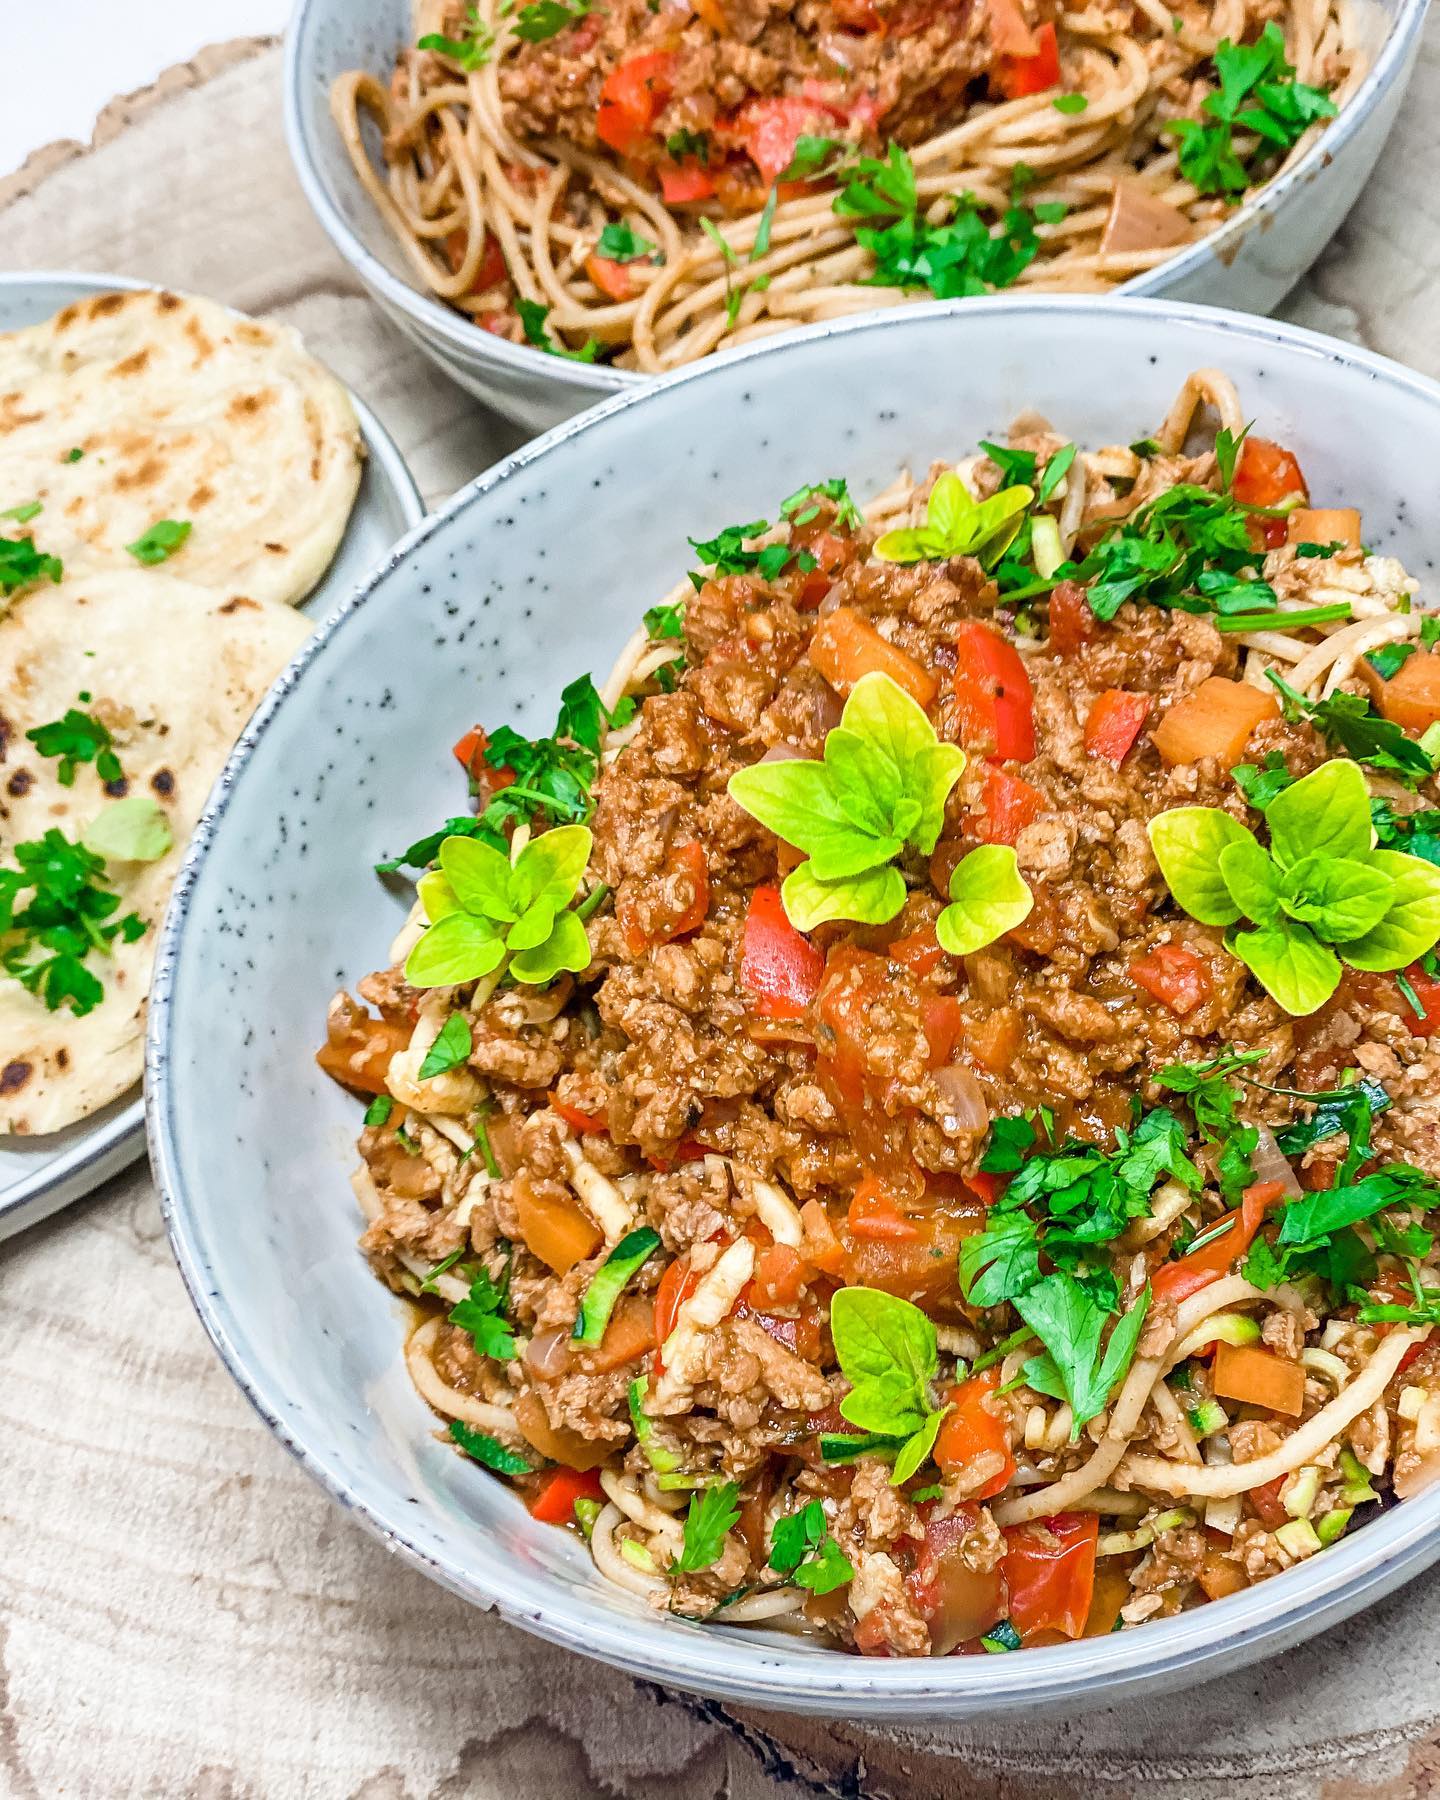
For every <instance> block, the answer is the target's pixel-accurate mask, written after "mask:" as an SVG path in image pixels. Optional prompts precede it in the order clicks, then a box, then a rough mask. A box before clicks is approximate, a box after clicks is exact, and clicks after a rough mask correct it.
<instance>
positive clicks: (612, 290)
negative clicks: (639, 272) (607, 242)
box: [585, 255, 635, 300]
mask: <svg viewBox="0 0 1440 1800" xmlns="http://www.w3.org/2000/svg"><path fill="white" fill-rule="evenodd" d="M585 273H586V274H587V275H588V276H589V277H590V279H591V280H592V281H593V282H594V283H595V285H596V287H597V288H599V290H600V292H601V293H602V294H604V296H605V297H606V299H607V300H629V299H631V298H632V297H633V295H634V293H635V286H634V283H633V282H632V281H631V279H630V270H629V267H628V265H627V264H625V263H622V262H616V261H615V260H614V259H613V258H612V257H609V256H598V255H595V256H587V257H586V258H585Z"/></svg>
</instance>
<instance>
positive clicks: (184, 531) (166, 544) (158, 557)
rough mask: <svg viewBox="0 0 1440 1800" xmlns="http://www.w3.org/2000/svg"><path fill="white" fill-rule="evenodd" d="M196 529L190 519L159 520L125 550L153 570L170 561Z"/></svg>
mask: <svg viewBox="0 0 1440 1800" xmlns="http://www.w3.org/2000/svg"><path fill="white" fill-rule="evenodd" d="M194 529H195V527H194V526H193V525H192V524H191V523H190V521H189V520H188V519H157V520H156V522H155V523H154V524H153V525H152V526H151V527H150V529H149V530H148V531H143V532H141V534H140V536H139V537H138V538H136V540H135V542H134V543H133V544H127V545H126V546H125V548H126V549H127V550H128V551H129V552H130V554H131V556H133V557H134V558H135V560H136V562H138V563H143V564H144V566H145V567H146V568H147V569H152V568H154V566H155V565H156V564H157V563H163V562H166V561H168V560H169V558H170V557H172V556H173V555H174V554H175V552H176V551H177V550H178V549H179V548H180V546H181V545H182V544H183V543H184V542H185V540H186V538H188V537H189V535H190V533H191V532H192V531H193V530H194Z"/></svg>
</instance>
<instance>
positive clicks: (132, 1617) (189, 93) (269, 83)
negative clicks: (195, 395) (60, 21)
mask: <svg viewBox="0 0 1440 1800" xmlns="http://www.w3.org/2000/svg"><path fill="white" fill-rule="evenodd" d="M1435 101H1440V38H1437V35H1436V32H1435V31H1433V30H1432V32H1431V35H1430V40H1429V43H1428V45H1427V47H1426V52H1425V54H1424V56H1423V58H1422V64H1421V68H1420V71H1419V74H1418V76H1417V79H1416V83H1415V87H1414V88H1413V89H1412V91H1411V94H1410V98H1409V102H1408V106H1407V110H1406V113H1405V117H1404V121H1403V123H1402V125H1401V127H1400V129H1399V131H1398V132H1397V134H1396V137H1395V139H1394V140H1393V141H1392V143H1391V146H1390V148H1389V151H1388V153H1387V155H1386V157H1385V160H1384V162H1383V164H1382V166H1381V169H1380V171H1379V172H1378V174H1377V175H1376V177H1375V179H1374V180H1373V181H1372V182H1371V184H1370V187H1369V189H1368V191H1367V193H1366V195H1365V198H1364V200H1363V202H1362V204H1361V205H1360V207H1359V208H1358V209H1357V211H1356V212H1355V214H1354V215H1353V216H1352V218H1351V219H1350V220H1349V222H1348V223H1347V225H1346V227H1345V229H1344V231H1343V232H1342V233H1341V235H1340V237H1339V239H1338V240H1337V242H1336V243H1335V244H1334V245H1333V246H1332V248H1331V249H1330V251H1329V252H1328V253H1327V255H1326V256H1325V258H1324V259H1323V261H1322V263H1321V265H1320V267H1319V268H1318V269H1317V271H1316V272H1315V274H1314V275H1313V276H1312V277H1311V278H1310V280H1309V281H1307V282H1306V283H1305V284H1304V286H1303V287H1302V288H1301V289H1300V290H1299V291H1298V292H1297V294H1296V295H1294V296H1293V297H1292V300H1291V302H1290V303H1289V304H1288V306H1287V308H1286V309H1285V310H1286V312H1287V313H1288V315H1289V316H1290V317H1292V318H1297V319H1300V320H1302V321H1303V322H1305V323H1307V324H1312V325H1317V326H1320V327H1321V328H1323V329H1326V330H1330V331H1333V332H1336V333H1338V334H1340V335H1342V336H1346V337H1350V338H1354V339H1360V340H1363V341H1364V342H1366V343H1368V344H1370V345H1372V346H1373V347H1375V348H1376V349H1379V350H1383V351H1385V352H1387V353H1388V354H1390V355H1392V356H1396V357H1399V358H1401V359H1402V360H1405V361H1408V362H1410V363H1412V364H1414V365H1415V366H1416V367H1418V368H1420V369H1423V370H1426V371H1428V372H1429V373H1431V374H1440V331H1437V327H1440V297H1437V296H1440V287H1437V279H1436V277H1437V272H1440V181H1437V179H1436V171H1437V170H1440V141H1437V139H1440V105H1434V104H1432V102H1435ZM282 246H283V249H284V257H283V260H280V259H278V258H277V250H278V249H279V248H280V247H282ZM0 262H3V264H4V266H5V267H7V268H29V269H42V268H52V269H53V268H71V269H94V270H111V271H114V272H116V273H120V274H128V275H137V276H144V277H147V278H149V279H152V280H156V281H163V282H170V283H173V284H175V285H177V286H181V287H186V288H193V289H195V290H196V291H197V292H200V293H205V294H210V295H213V296H214V297H215V298H217V299H220V300H225V301H229V302H230V303H232V304H234V305H237V306H240V307H244V308H245V309H247V310H248V311H251V312H257V313H268V314H270V315H272V316H274V317H276V318H279V319H283V320H285V321H287V322H289V323H291V324H294V325H297V326H299V327H300V329H301V330H302V331H303V332H304V333H305V336H306V339H307V340H308V342H309V344H310V346H311V348H312V349H313V350H314V351H315V352H316V354H317V355H319V356H321V357H323V358H324V359H325V361H327V362H328V363H329V364H330V365H331V366H332V367H333V368H334V369H335V370H336V371H337V372H338V373H339V374H340V375H341V376H342V377H344V379H345V380H347V381H349V382H350V383H351V384H352V385H353V386H354V387H355V388H356V389H357V390H358V391H359V392H360V393H361V394H363V395H364V396H365V397H366V399H367V400H369V402H370V403H371V405H372V406H373V407H374V408H375V410H376V411H377V412H378V413H379V415H380V416H381V418H382V419H383V420H384V421H385V423H386V424H387V425H388V426H389V428H390V430H391V431H392V432H393V433H394V435H395V437H396V438H397V439H398V440H399V443H400V447H401V449H402V450H403V451H404V453H405V454H406V456H407V457H408V458H409V460H410V463H411V466H412V468H413V469H414V471H415V474H416V477H417V479H418V480H419V482H420V485H421V486H422V488H423V489H424V490H425V493H426V495H427V497H428V498H429V499H430V500H431V501H432V502H433V501H435V500H438V499H440V498H441V497H443V496H444V495H445V494H447V493H449V492H450V491H451V490H453V489H454V488H455V487H456V486H458V485H459V484H460V483H461V482H462V481H464V480H465V479H466V478H467V477H469V476H471V475H473V474H475V473H476V472H478V471H479V470H480V469H481V468H483V467H484V466H485V465H486V464H487V463H488V462H490V461H492V460H493V459H494V458H495V457H496V456H498V455H500V454H502V453H503V452H504V451H505V450H507V449H509V448H510V447H511V445H512V443H513V435H512V432H511V429H510V428H509V427H507V426H504V425H502V424H499V423H498V422H496V421H495V420H493V419H488V418H487V417H486V416H485V415H484V414H483V413H482V412H481V411H480V410H479V409H478V408H477V407H476V406H475V404H474V403H473V402H472V401H471V400H469V399H468V398H467V397H466V396H464V395H463V394H462V393H461V392H460V391H459V390H458V389H456V388H454V387H452V386H451V385H450V384H449V383H448V382H447V381H445V380H444V378H443V377H441V376H440V375H439V374H437V373H433V372H432V371H431V370H430V368H429V365H428V364H426V363H425V362H423V361H422V360H421V359H420V358H419V357H418V355H417V354H416V353H415V352H414V351H413V350H411V349H410V348H409V347H408V346H407V345H406V344H405V343H404V342H403V341H402V340H401V339H400V338H399V337H398V336H397V335H396V334H395V333H394V332H393V331H392V330H391V329H390V328H389V327H388V326H387V325H386V324H385V323H384V322H383V321H382V320H381V318H380V317H379V316H378V314H376V312H375V311H374V310H373V309H372V308H371V307H370V306H369V304H368V303H367V302H366V300H365V299H364V297H363V296H362V294H361V293H360V291H359V289H358V287H357V285H356V283H355V281H354V279H353V277H352V276H351V275H350V273H349V271H348V270H347V269H346V268H345V266H344V265H343V264H342V263H341V262H340V261H339V260H338V258H337V257H336V256H335V254H334V253H333V252H332V250H331V249H330V247H329V245H328V243H327V242H326V240H325V238H324V237H323V235H322V234H321V232H320V230H319V227H318V226H317V225H316V224H315V223H314V221H313V220H312V218H311V216H310V213H309V211H308V209H307V208H306V206H305V203H304V201H303V199H302V197H301V195H300V192H299V190H298V188H297V186H296V184H295V181H294V178H293V177H292V175H291V173H290V169H289V166H288V164H287V161H286V155H285V148H284V143H283V138H282V134H281V126H280V52H279V50H278V49H277V48H276V47H275V46H274V45H272V44H267V43H258V42H248V43H242V44H236V45H226V46H222V47H221V48H219V49H217V50H215V51H212V52H207V53H206V55H205V56H203V57H202V58H200V59H199V60H198V61H197V63H195V64H193V65H190V66H189V67H187V68H184V69H179V70H175V71H173V72H171V74H169V75H167V76H166V77H165V78H164V79H163V80H162V81H161V82H160V83H158V84H157V86H156V88H154V89H152V90H149V91H148V92H147V93H146V94H144V95H141V96H136V97H134V98H132V99H129V100H125V101H119V102H116V104H115V105H114V106H113V107H112V108H111V109H110V111H109V112H108V113H107V115H106V117H105V119H104V120H103V121H102V125H101V129H100V132H99V133H98V134H97V144H96V146H95V147H94V148H93V149H91V150H89V151H87V152H82V151H81V150H80V149H79V147H78V146H57V147H56V148H55V149H53V150H51V151H48V152H44V153H42V155H41V156H40V157H38V158H36V159H34V160H33V161H32V163H31V164H30V165H28V167H27V169H26V170H25V171H22V173H21V175H20V176H18V177H16V178H14V179H12V180H11V181H10V182H8V183H0ZM1436 1601H1440V1571H1437V1572H1436V1573H1435V1574H1433V1575H1431V1576H1426V1577H1422V1578H1421V1579H1419V1580H1418V1581H1416V1582H1414V1583H1413V1584H1412V1585H1411V1586H1410V1587H1409V1588H1408V1589H1407V1590H1405V1591H1404V1592H1403V1593H1402V1594H1401V1595H1399V1596H1397V1597H1396V1598H1394V1599H1392V1600H1391V1601H1389V1602H1387V1603H1386V1604H1384V1605H1383V1606H1381V1607H1379V1608H1377V1609H1375V1610H1374V1611H1373V1612H1371V1613H1370V1614H1369V1615H1367V1616H1366V1617H1364V1618H1362V1619H1359V1620H1356V1621H1352V1622H1351V1623H1349V1624H1346V1625H1341V1626H1338V1627H1336V1628H1335V1629H1333V1630H1332V1631H1330V1632H1329V1633H1328V1634H1327V1635H1326V1636H1324V1637H1322V1638H1321V1639H1319V1640H1317V1641H1316V1642H1314V1643H1312V1644H1309V1645H1307V1646H1304V1647H1302V1648H1300V1649H1298V1650H1294V1651H1291V1652H1289V1653H1288V1654H1287V1655H1285V1656H1282V1657H1279V1658H1276V1659H1275V1660H1273V1661H1271V1662H1269V1663H1267V1664H1265V1665H1263V1666H1262V1667H1259V1668H1256V1669H1251V1670H1248V1671H1246V1672H1245V1673H1243V1674H1241V1675H1238V1676H1234V1677H1231V1678H1228V1679H1224V1680H1220V1681H1216V1682H1212V1683H1210V1684H1208V1685H1207V1686H1204V1687H1201V1688H1198V1689H1194V1690H1192V1691H1191V1692H1189V1693H1187V1694H1181V1695H1175V1696H1169V1697H1165V1698H1162V1699H1159V1700H1153V1701H1152V1700H1139V1701H1133V1702H1129V1703H1127V1704H1125V1705H1122V1706H1116V1707H1112V1708H1108V1709H1104V1710H1101V1711H1095V1712H1090V1713H1087V1714H1084V1715H1082V1716H1079V1717H1072V1718H1068V1719H1063V1718H1062V1719H1040V1718H1034V1719H1030V1718H1024V1717H1014V1716H1012V1717H1009V1718H1006V1719H1005V1720H1003V1721H997V1722H995V1723H994V1724H992V1725H987V1724H984V1723H980V1724H971V1725H966V1726H950V1727H945V1726H937V1727H930V1728H925V1729H920V1730H904V1731H901V1730H890V1731H885V1730H869V1731H860V1730H858V1729H856V1728H855V1727H853V1726H851V1725H848V1724H845V1723H840V1724H836V1725H827V1724H821V1723H815V1722H807V1721H796V1720H789V1719H785V1718H782V1717H779V1716H771V1715H761V1714H756V1713H745V1714H743V1715H740V1714H735V1713H732V1712H730V1711H728V1710H726V1709H724V1708H722V1707H719V1706H715V1705H711V1704H709V1703H706V1702H703V1701H697V1700H693V1699H690V1698H687V1697H685V1696H682V1695H678V1694H673V1693H670V1692H667V1691H665V1690H664V1689H662V1688H660V1687H658V1686H652V1685H649V1684H646V1683H637V1682H634V1681H632V1680H630V1679H629V1678H627V1677H625V1676H622V1675H617V1674H614V1673H612V1672H611V1671H609V1670H607V1669H604V1668H602V1667H600V1666H599V1665H598V1664H595V1663H590V1662H586V1661H583V1660H581V1659H578V1658H574V1657H571V1656H568V1655H566V1654H565V1653H563V1652H561V1651H558V1650H554V1649H551V1648H549V1647H548V1646H546V1645H544V1644H541V1643H540V1642H538V1641H537V1640H536V1639H534V1638H531V1637H528V1636H526V1635H525V1634H524V1633H522V1632H520V1631H517V1630H513V1629H511V1628H510V1627H508V1626H505V1625H503V1624H501V1623H499V1622H498V1621H497V1620H495V1619H494V1618H493V1617H490V1616H487V1615H484V1614H482V1613H480V1612H478V1611H475V1610H473V1609H471V1608H469V1607H467V1606H465V1605H464V1604H463V1603H462V1602H460V1601H458V1600H456V1599H454V1598H453V1597H452V1596H451V1595H449V1594H447V1593H444V1592H442V1591H441V1590H440V1589H439V1588H437V1587H434V1586H432V1585H431V1584H430V1583H429V1582H427V1581H426V1580H425V1579H423V1578H422V1577H421V1576H420V1575H418V1574H415V1573H413V1572H412V1571H411V1570H409V1569H408V1568H406V1567H405V1566H404V1565H403V1564H402V1563H401V1562H400V1561H399V1560H398V1559H396V1558H394V1557H391V1556H387V1555H386V1553H385V1551H384V1550H383V1549H382V1548H381V1547H380V1546H379V1545H378V1544H376V1543H374V1542H373V1541H372V1540H371V1539H370V1538H368V1537H366V1536H365V1535H363V1534H362V1533H361V1532H360V1531H359V1530H358V1529H357V1528H356V1527H355V1526H353V1525H352V1524H350V1523H349V1522H348V1521H347V1520H346V1519H345V1518H343V1517H342V1516H341V1514H340V1513H339V1512H338V1511H337V1510H336V1509H335V1508H334V1507H332V1506H331V1504H330V1503H329V1502H328V1501H327V1500H326V1499H325V1498H324V1496H323V1495H322V1494H321V1492H320V1491H319V1489H318V1488H316V1487H314V1486H313V1485H312V1484H311V1483H310V1481H309V1480H308V1479H307V1478H306V1477H305V1476H304V1475H303V1474H301V1472H300V1470H299V1469H298V1468H297V1467H296V1466H295V1465H294V1464H293V1463H292V1462H291V1461H290V1460H289V1458H288V1457H287V1456H286V1455H285V1454H284V1452H283V1451H282V1450H281V1449H280V1448H279V1447H278V1445H276V1444H275V1443H274V1442H273V1441H272V1440H271V1439H270V1437H269V1436H268V1435H267V1433H266V1432H265V1430H264V1428H263V1427H262V1426H261V1425H260V1423H259V1422H258V1420H257V1419H256V1418H255V1417H254V1416H253V1414H252V1413H251V1412H250V1410H249V1408H248V1407H247V1406H246V1404H245V1402H244V1401H243V1400H242V1399H241V1397H240V1395H239V1393H238V1392H237V1391H236V1390H235V1389H234V1388H233V1387H232V1385H231V1383H230V1380H229V1378H228V1377H227V1376H226V1375H225V1374H224V1372H223V1371H222V1369H221V1367H220V1365H219V1363H218V1361H217V1360H216V1358H215V1357H214V1355H213V1354H212V1352H211V1350H210V1347H209V1345H208V1343H207V1342H206V1340H205V1337H204V1334H203V1333H202V1331H201V1329H200V1326H199V1324H198V1323H197V1321H196V1319H195V1317H194V1315H193V1314H192V1312H191V1310H190V1306H189V1303H188V1301H187V1300H186V1297H185V1295H184V1292H183V1291H182V1288H181V1285H180V1280H179V1277H178V1276H177V1274H176V1272H175V1270H174V1268H173V1266H172V1264H171V1261H170V1255H169V1251H168V1249H167V1247H166V1243H165V1237H164V1233H163V1231H162V1229H161V1225H160V1217H159V1211H158V1207H157V1204H156V1198H155V1193H154V1190H153V1188H152V1186H151V1183H150V1179H149V1176H148V1172H147V1171H146V1169H145V1167H144V1165H143V1164H142V1165H140V1166H139V1167H137V1168H136V1169H134V1170H132V1171H131V1172H130V1173H129V1174H127V1175H124V1176H121V1177H120V1178H118V1179H117V1180H116V1181H114V1182H113V1183H111V1185H110V1186H109V1187H108V1188H106V1189H105V1190H103V1191H102V1192H101V1193H99V1194H97V1195H95V1196H93V1197H92V1198H91V1199H89V1200H87V1201H84V1202H82V1203H81V1204H79V1205H77V1206H75V1207H72V1208H71V1209H70V1210H69V1211H68V1212H66V1213H64V1214H62V1215H61V1216H60V1217H58V1218H55V1219H52V1220H50V1221H49V1222H48V1223H46V1224H43V1225H40V1226H37V1227H36V1228H34V1229H33V1230H31V1231H30V1232H29V1233H27V1234H26V1235H25V1236H24V1237H22V1238H20V1239H18V1240H16V1241H14V1242H11V1243H7V1244H0V1800H12V1797H13V1800H51V1797H52V1796H57V1795H61V1794H64V1795H66V1796H70V1797H72V1800H74V1797H86V1800H88V1797H89V1796H98V1797H101V1800H112V1797H117V1796H128V1795H147V1796H149V1795H155V1796H170V1795H186V1796H195V1797H196V1800H291V1797H292V1796H300V1797H305V1800H311V1797H314V1800H330V1797H331V1796H353V1797H354V1800H428V1797H432V1796H433V1797H435V1800H440V1797H442V1796H443V1797H445V1800H458V1797H460V1796H476V1797H478V1800H580V1797H582V1796H597V1797H598V1796H605V1797H611V1796H614V1797H621V1800H718V1797H719V1796H728V1797H729V1800H775V1797H777V1796H778V1797H779V1800H845V1797H847V1796H849V1797H854V1796H867V1797H869V1796H873V1797H874V1800H922V1797H923V1800H930V1797H932V1796H940V1795H944V1796H946V1800H1089V1797H1093V1796H1111V1795H1115V1796H1128V1795H1143V1796H1162V1797H1163V1800H1180V1797H1182V1796H1183V1797H1185V1800H1339V1797H1341V1796H1347V1797H1348V1796H1355V1797H1356V1800H1410V1797H1411V1796H1420V1795H1427V1794H1431V1793H1440V1687H1437V1682H1436V1671H1437V1667H1440V1605H1437V1604H1435V1602H1436ZM1136 1649H1137V1652H1140V1653H1143V1643H1142V1642H1141V1641H1140V1640H1137V1644H1136Z"/></svg>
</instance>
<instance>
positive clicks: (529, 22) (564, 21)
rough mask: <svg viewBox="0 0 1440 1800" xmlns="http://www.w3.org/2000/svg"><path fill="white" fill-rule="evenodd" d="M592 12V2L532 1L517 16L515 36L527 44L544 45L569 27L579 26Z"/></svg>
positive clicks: (570, 0) (572, 0) (582, 0)
mask: <svg viewBox="0 0 1440 1800" xmlns="http://www.w3.org/2000/svg"><path fill="white" fill-rule="evenodd" d="M589 11H590V0H530V5H528V6H522V7H521V8H520V10H519V12H518V13H516V15H515V35H516V37H517V38H519V39H520V40H521V41H522V42H523V43H526V44H542V43H544V41H545V39H546V38H552V37H555V36H557V35H558V34H559V33H560V32H562V31H564V30H565V28H566V26H568V25H578V24H579V22H580V21H581V19H583V18H584V17H585V16H586V14H587V13H588V12H589Z"/></svg>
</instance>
